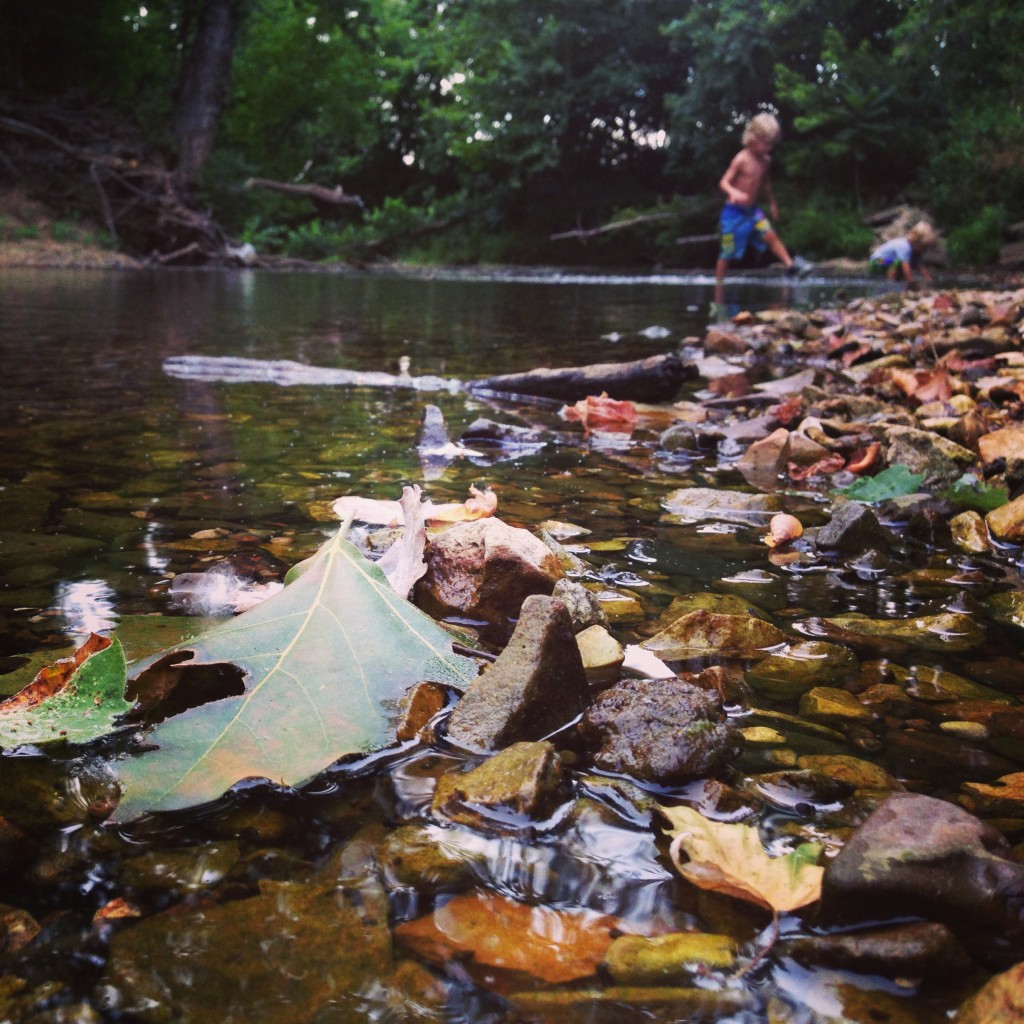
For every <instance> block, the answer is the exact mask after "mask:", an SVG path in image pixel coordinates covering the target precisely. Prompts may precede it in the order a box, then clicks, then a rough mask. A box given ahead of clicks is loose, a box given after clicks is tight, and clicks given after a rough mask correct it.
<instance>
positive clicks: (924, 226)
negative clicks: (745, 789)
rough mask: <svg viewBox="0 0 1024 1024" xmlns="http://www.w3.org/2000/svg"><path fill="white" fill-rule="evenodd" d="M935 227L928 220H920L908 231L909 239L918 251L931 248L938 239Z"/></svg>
mask: <svg viewBox="0 0 1024 1024" xmlns="http://www.w3.org/2000/svg"><path fill="white" fill-rule="evenodd" d="M938 240H939V239H938V235H937V234H936V231H935V228H933V227H932V226H931V224H929V223H928V221H926V220H919V221H918V222H917V223H916V224H915V225H914V226H913V227H912V228H911V229H910V230H909V231H908V232H907V241H908V242H909V243H910V244H911V245H912V246H913V247H914V248H915V249H916V250H917V251H918V252H922V251H923V250H925V249H930V248H931V247H932V246H933V245H934V244H935V243H936V242H937V241H938Z"/></svg>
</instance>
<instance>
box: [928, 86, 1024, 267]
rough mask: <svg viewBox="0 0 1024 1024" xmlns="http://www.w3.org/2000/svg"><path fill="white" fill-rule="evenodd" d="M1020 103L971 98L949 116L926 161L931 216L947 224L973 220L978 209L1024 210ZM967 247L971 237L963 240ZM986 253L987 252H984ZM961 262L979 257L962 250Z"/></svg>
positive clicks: (1015, 215) (993, 215)
mask: <svg viewBox="0 0 1024 1024" xmlns="http://www.w3.org/2000/svg"><path fill="white" fill-rule="evenodd" d="M1022 154H1024V106H1022V105H1021V104H1020V103H1013V102H1011V103H1005V102H994V103H992V104H991V105H983V104H977V103H975V104H972V105H970V106H968V107H967V108H966V109H964V110H963V111H962V112H961V113H960V114H959V115H958V116H956V117H954V118H953V119H952V121H951V123H950V125H949V131H948V133H947V135H946V136H945V138H944V139H943V144H942V146H941V147H938V148H937V149H936V151H935V154H934V156H933V158H932V161H931V164H930V166H929V167H928V178H927V194H928V196H929V199H930V202H931V205H932V207H933V209H934V210H935V213H936V216H937V217H939V218H940V219H941V220H942V222H943V223H945V224H948V225H950V226H952V227H954V228H955V227H959V226H962V225H963V226H966V225H970V224H972V223H973V222H974V221H976V220H977V219H979V218H978V211H979V210H984V209H985V208H986V207H991V208H994V209H993V211H992V212H989V213H987V214H985V215H984V216H985V217H987V218H990V219H991V220H995V219H997V212H996V211H997V210H998V208H1000V207H1002V208H1004V214H1005V217H1006V221H1008V222H1012V221H1014V220H1018V219H1020V218H1021V216H1024V156H1022ZM967 248H968V249H970V248H971V243H970V242H967ZM983 255H984V253H983ZM986 258H988V257H986ZM964 261H965V262H979V261H978V260H977V259H974V258H972V256H969V255H967V254H966V253H965V255H964Z"/></svg>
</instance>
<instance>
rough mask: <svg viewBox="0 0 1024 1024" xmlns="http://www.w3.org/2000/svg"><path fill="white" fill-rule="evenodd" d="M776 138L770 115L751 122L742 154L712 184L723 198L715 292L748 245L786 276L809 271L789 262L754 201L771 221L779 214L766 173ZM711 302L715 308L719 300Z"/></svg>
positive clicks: (807, 265) (776, 126) (802, 261)
mask: <svg viewBox="0 0 1024 1024" xmlns="http://www.w3.org/2000/svg"><path fill="white" fill-rule="evenodd" d="M781 134H782V129H781V128H780V127H779V122H778V121H777V120H776V118H775V117H774V116H773V115H772V114H767V113H765V114H758V115H757V116H756V117H754V118H752V119H751V120H750V122H749V123H748V124H747V127H746V128H745V129H744V132H743V148H742V149H741V150H740V151H739V152H738V153H737V154H736V156H734V157H733V159H732V163H731V164H729V168H728V170H727V171H726V172H725V174H723V175H722V180H721V181H720V182H719V183H718V187H719V188H720V189H721V190H722V191H723V192H724V193H725V198H726V203H725V206H724V207H723V209H722V215H721V219H720V221H719V228H720V233H721V238H722V247H721V251H720V253H719V256H718V262H717V263H716V264H715V281H716V282H717V285H718V289H719V291H720V289H721V284H722V281H723V279H724V278H725V271H726V268H727V267H728V265H729V263H730V261H733V260H740V259H742V258H743V255H744V253H746V251H747V246H748V245H753V247H754V248H755V249H756V250H757V251H758V252H763V251H764V250H765V248H766V247H767V248H769V249H771V251H772V252H773V253H774V254H775V256H776V257H777V258H778V259H779V260H781V261H782V264H783V266H785V268H786V272H787V273H788V274H806V273H808V272H809V271H810V269H811V265H810V263H808V262H807V261H806V260H805V259H803V258H802V257H799V256H798V257H797V258H796V259H795V260H794V259H793V258H792V257H791V256H790V255H789V253H788V252H787V251H786V247H785V246H784V245H783V244H782V239H781V238H779V236H778V235H777V234H776V233H775V231H774V230H773V228H772V226H771V223H770V222H769V220H768V218H767V217H766V216H765V215H764V213H763V212H762V211H761V208H760V207H759V206H758V205H757V204H758V198H759V197H760V195H761V194H762V193H764V195H765V197H766V198H767V200H768V209H769V211H770V212H771V215H772V217H773V218H775V219H776V220H777V219H778V216H779V208H778V206H777V205H776V203H775V196H774V195H773V194H772V183H771V180H770V177H769V171H770V169H771V163H772V156H771V153H772V146H774V145H775V143H776V142H777V141H778V139H779V136H780V135H781ZM716 301H719V302H720V301H721V298H720V297H719V298H717V300H716Z"/></svg>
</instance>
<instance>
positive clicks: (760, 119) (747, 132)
mask: <svg viewBox="0 0 1024 1024" xmlns="http://www.w3.org/2000/svg"><path fill="white" fill-rule="evenodd" d="M780 135H782V126H781V125H780V124H779V120H778V118H777V117H776V116H775V115H774V114H769V113H761V114H757V115H755V116H754V117H752V118H751V119H750V120H749V121H748V122H747V127H746V128H744V129H743V145H744V146H745V145H746V144H747V143H748V142H750V141H751V140H752V139H758V140H759V141H761V142H767V143H772V142H777V141H778V140H779V136H780Z"/></svg>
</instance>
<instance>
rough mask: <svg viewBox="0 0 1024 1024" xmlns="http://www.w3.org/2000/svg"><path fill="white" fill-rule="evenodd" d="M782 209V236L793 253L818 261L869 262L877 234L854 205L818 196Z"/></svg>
mask: <svg viewBox="0 0 1024 1024" xmlns="http://www.w3.org/2000/svg"><path fill="white" fill-rule="evenodd" d="M780 206H782V208H783V211H782V212H783V215H784V217H785V220H784V221H783V223H782V225H781V227H780V228H779V233H780V235H781V236H782V238H783V240H784V241H785V243H786V248H787V249H789V251H790V252H794V253H795V252H799V253H801V254H803V255H806V256H810V257H813V258H814V259H816V260H827V259H835V258H837V257H844V256H845V257H848V258H851V259H866V258H867V254H868V252H869V251H870V250H871V245H872V243H873V241H874V234H873V233H872V231H871V229H870V228H869V227H867V226H866V225H865V224H864V219H863V217H862V215H861V213H860V211H859V210H858V209H857V207H856V205H855V204H854V203H853V202H851V201H849V200H845V199H842V198H837V197H835V196H828V195H824V194H823V193H820V192H816V193H814V194H813V195H811V197H810V198H809V199H808V200H807V201H806V202H804V203H802V204H799V205H798V203H797V202H795V201H794V200H792V199H791V200H789V201H788V202H787V201H782V200H780Z"/></svg>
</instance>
